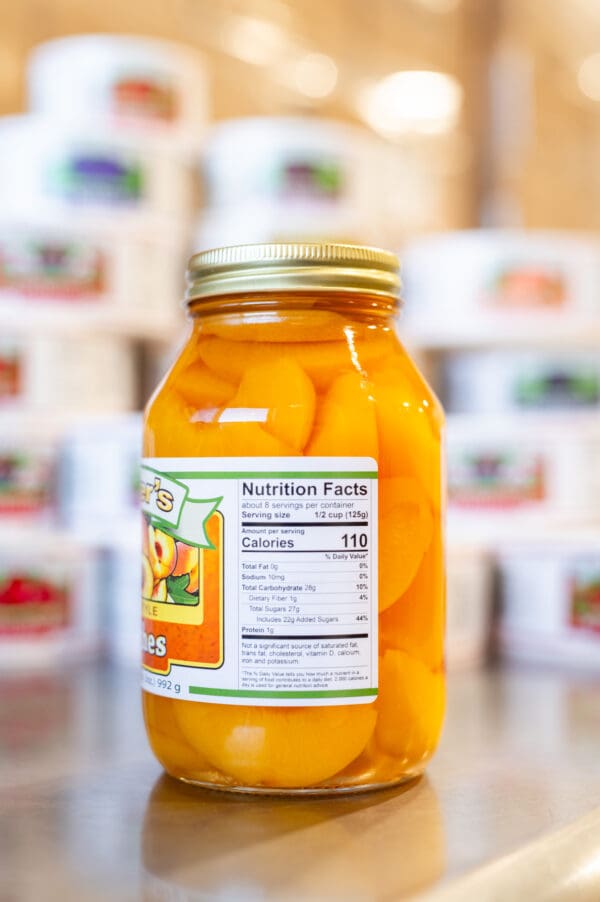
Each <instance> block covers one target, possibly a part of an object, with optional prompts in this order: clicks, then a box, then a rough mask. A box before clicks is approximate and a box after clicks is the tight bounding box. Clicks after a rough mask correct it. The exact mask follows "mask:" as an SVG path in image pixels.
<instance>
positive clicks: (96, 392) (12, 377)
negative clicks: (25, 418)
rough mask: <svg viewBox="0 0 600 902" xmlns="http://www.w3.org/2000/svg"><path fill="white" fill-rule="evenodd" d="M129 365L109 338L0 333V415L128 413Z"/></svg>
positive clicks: (132, 388) (132, 382) (126, 353)
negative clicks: (121, 411)
mask: <svg viewBox="0 0 600 902" xmlns="http://www.w3.org/2000/svg"><path fill="white" fill-rule="evenodd" d="M135 404H136V378H135V370H134V361H133V360H132V355H131V351H130V349H129V347H128V345H127V342H126V341H122V340H120V339H116V338H112V337H109V336H92V335H86V334H71V335H64V336H62V337H59V336H52V335H43V334H37V333H34V334H32V335H30V336H29V335H27V334H26V333H20V334H14V335H13V336H12V337H11V336H8V335H5V334H3V335H0V413H7V412H16V413H18V412H21V411H24V410H29V411H31V412H36V411H37V412H39V413H40V414H42V415H45V414H48V413H49V412H51V411H54V412H61V411H62V412H67V411H73V412H74V411H80V412H84V411H85V412H86V413H89V412H92V411H107V410H130V409H131V408H132V407H134V406H135Z"/></svg>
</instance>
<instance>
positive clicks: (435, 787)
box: [0, 669, 600, 902]
mask: <svg viewBox="0 0 600 902" xmlns="http://www.w3.org/2000/svg"><path fill="white" fill-rule="evenodd" d="M582 818H584V819H583V820H580V819H582ZM415 894H417V895H419V896H421V894H422V897H423V898H426V899H429V898H431V899H435V900H436V902H445V900H460V902H463V900H465V902H471V900H473V902H475V900H477V902H485V900H487V899H489V900H492V899H493V900H502V902H504V900H511V902H512V900H513V899H514V900H519V899H520V898H527V900H528V902H534V900H536V899H561V900H562V899H570V898H573V899H577V900H578V902H581V900H583V899H585V900H587V899H589V900H590V902H591V900H595V902H598V900H600V679H598V678H596V679H595V680H594V679H593V678H589V677H587V678H586V677H585V676H581V675H579V676H576V675H566V674H558V675H557V674H552V673H539V672H534V671H527V670H521V671H514V670H513V671H510V672H507V673H501V672H498V673H486V674H479V675H478V674H471V675H464V676H459V677H454V678H453V679H452V680H451V681H450V704H449V712H448V718H447V723H446V728H445V732H444V737H443V741H442V745H441V748H440V751H439V753H438V755H437V757H436V759H435V761H434V762H433V764H432V765H431V767H430V770H429V773H428V776H427V777H426V778H424V779H422V780H420V781H418V782H416V783H415V784H413V785H411V786H409V787H408V788H404V789H402V790H395V791H386V792H379V793H371V794H367V795H356V796H347V797H344V798H339V799H313V800H306V801H297V800H278V799H269V798H256V799H253V798H245V797H235V796H227V795H222V794H219V793H210V792H203V791H198V790H194V789H193V788H188V787H185V786H182V785H179V784H177V783H176V782H175V781H172V780H170V779H168V778H167V777H164V776H162V775H161V771H160V768H159V766H158V765H157V764H156V763H155V762H154V760H153V758H152V757H151V755H150V753H149V751H148V750H147V748H146V744H145V739H144V735H143V730H142V724H141V718H140V714H139V700H138V677H137V674H136V673H135V672H134V673H126V672H121V673H114V672H110V671H106V670H104V671H103V670H89V669H88V670H84V669H81V670H72V671H69V672H68V673H65V674H63V675H62V676H61V677H50V676H47V675H39V676H33V677H19V678H6V677H3V678H2V679H0V900H1V902H48V900H49V902H54V900H61V902H64V900H71V899H73V900H81V902H87V900H106V899H110V900H116V902H121V900H130V899H131V900H138V899H145V900H150V902H158V900H161V902H162V900H167V899H169V900H178V902H183V900H194V902H196V900H208V899H215V900H219V902H223V900H227V902H229V900H235V902H238V900H241V902H245V900H250V902H256V900H284V902H287V900H294V902H296V900H304V899H306V900H319V902H320V900H326V899H327V900H329V899H333V900H344V902H352V900H361V902H362V900H392V899H399V898H405V897H412V896H413V895H415Z"/></svg>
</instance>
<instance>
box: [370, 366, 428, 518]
mask: <svg viewBox="0 0 600 902" xmlns="http://www.w3.org/2000/svg"><path fill="white" fill-rule="evenodd" d="M372 394H373V398H374V399H375V414H376V418H377V429H378V437H379V475H380V477H382V476H413V477H416V478H417V479H418V480H419V482H420V483H421V485H422V486H425V487H427V489H428V491H429V495H430V498H431V500H432V501H433V503H434V505H435V506H436V507H438V506H439V497H440V481H441V468H440V450H439V441H440V438H439V425H438V424H437V421H436V417H437V416H438V411H437V405H438V402H437V401H436V399H435V398H433V396H429V393H426V392H425V391H424V390H423V387H421V391H420V393H419V392H417V391H416V390H414V389H413V387H412V385H411V379H410V372H408V371H406V370H403V369H401V368H400V367H398V368H392V367H389V368H388V369H384V370H380V371H379V372H378V373H374V374H373V376H372ZM426 394H427V396H426Z"/></svg>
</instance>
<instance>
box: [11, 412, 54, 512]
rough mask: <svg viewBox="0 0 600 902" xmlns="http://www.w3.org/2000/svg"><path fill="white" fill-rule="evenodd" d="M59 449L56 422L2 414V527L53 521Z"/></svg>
mask: <svg viewBox="0 0 600 902" xmlns="http://www.w3.org/2000/svg"><path fill="white" fill-rule="evenodd" d="M59 447H60V427H59V426H58V425H57V424H56V423H55V422H54V421H48V420H45V421H43V422H40V421H39V420H38V419H37V418H35V419H33V418H28V422H23V420H22V419H21V418H19V417H13V416H10V415H6V414H1V413H0V525H2V524H4V525H8V524H14V523H22V522H26V523H31V524H34V523H40V524H41V523H49V522H52V520H53V519H54V518H55V515H56V481H57V475H58V456H59Z"/></svg>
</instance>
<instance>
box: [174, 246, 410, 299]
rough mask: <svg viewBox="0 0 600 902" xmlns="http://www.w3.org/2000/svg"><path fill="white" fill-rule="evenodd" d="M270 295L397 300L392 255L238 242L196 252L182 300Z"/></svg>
mask: <svg viewBox="0 0 600 902" xmlns="http://www.w3.org/2000/svg"><path fill="white" fill-rule="evenodd" d="M275 291H300V292H302V291H318V292H323V291H325V292H338V293H339V292H341V293H346V292H351V293H354V294H357V293H360V294H369V295H376V296H378V297H382V298H389V299H390V300H392V301H394V302H395V301H397V300H398V297H399V293H400V264H399V262H398V258H397V257H396V255H395V254H392V253H390V252H389V251H383V250H379V248H375V247H362V246H361V245H354V244H330V243H304V242H301V243H286V244H242V245H238V246H237V247H220V248H216V249H215V250H209V251H202V252H201V253H199V254H195V255H194V256H193V257H192V258H191V260H190V262H189V264H188V271H187V291H186V300H187V301H188V302H189V303H193V302H194V301H197V300H202V299H203V298H209V297H218V296H219V295H232V294H236V295H237V294H248V293H254V292H260V293H268V292H275Z"/></svg>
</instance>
